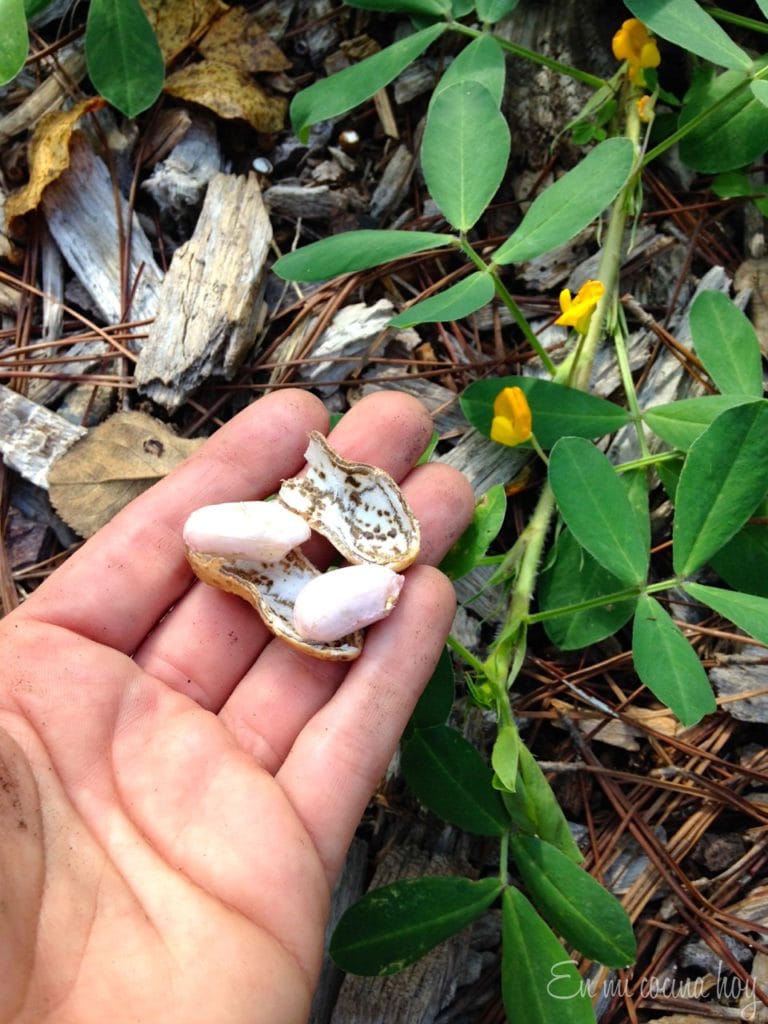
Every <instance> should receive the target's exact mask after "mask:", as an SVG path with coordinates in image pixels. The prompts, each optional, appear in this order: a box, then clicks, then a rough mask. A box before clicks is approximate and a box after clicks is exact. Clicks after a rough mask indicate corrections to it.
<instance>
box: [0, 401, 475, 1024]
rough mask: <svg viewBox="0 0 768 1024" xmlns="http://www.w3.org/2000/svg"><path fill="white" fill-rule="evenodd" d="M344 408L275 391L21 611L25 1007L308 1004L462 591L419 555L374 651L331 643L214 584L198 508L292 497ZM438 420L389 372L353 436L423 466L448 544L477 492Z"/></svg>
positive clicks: (28, 1014) (13, 690) (430, 530)
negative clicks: (309, 638)
mask: <svg viewBox="0 0 768 1024" xmlns="http://www.w3.org/2000/svg"><path fill="white" fill-rule="evenodd" d="M326 427H327V420H326V414H325V411H324V410H323V407H322V405H321V404H320V402H318V401H317V400H316V399H314V398H312V397H311V396H310V395H308V394H305V393H303V392H296V391H285V392H279V393H277V394H274V395H271V396H269V397H267V398H265V399H262V400H261V401H260V402H257V403H255V404H254V405H253V406H251V407H250V408H249V409H247V410H246V411H245V412H244V413H242V414H240V416H238V417H237V418H235V419H234V420H232V421H231V422H230V423H229V424H227V426H225V427H224V428H222V429H221V430H220V431H219V432H218V433H217V434H216V435H215V436H214V437H213V438H212V439H211V440H210V441H208V442H207V443H206V445H205V446H204V447H203V448H202V449H201V450H200V452H199V453H197V454H196V455H195V456H194V457H193V458H191V459H189V460H188V461H187V462H186V463H184V465H183V466H182V467H180V468H179V469H178V470H177V471H176V472H175V473H173V474H172V475H171V476H170V477H168V478H167V479H166V480H164V481H163V482H162V483H160V484H158V485H157V486H155V487H153V488H152V489H151V490H150V491H148V492H147V493H146V494H145V495H143V496H142V497H141V498H139V499H137V500H136V501H135V502H133V503H132V504H131V505H130V506H129V507H128V508H127V509H125V510H124V511H123V512H122V513H120V515H118V516H117V517H116V518H115V519H114V520H113V521H112V522H111V523H110V524H109V526H107V527H106V528H104V529H103V530H102V531H100V533H99V534H98V535H97V536H96V537H94V538H93V539H92V540H91V541H89V542H88V543H87V544H86V545H84V547H83V548H82V549H81V550H80V551H78V552H77V553H76V554H75V555H74V556H72V557H71V558H70V559H69V561H68V562H67V563H66V564H65V565H64V566H63V567H62V568H61V569H59V570H58V571H57V572H56V573H55V574H54V575H53V576H52V577H51V579H50V580H48V581H47V583H46V584H45V585H44V586H43V587H41V588H40V589H39V590H38V591H37V592H36V593H35V594H34V595H33V596H32V597H31V598H30V599H29V600H28V601H27V602H26V603H25V604H24V605H23V606H22V607H21V608H19V609H18V610H17V611H16V612H14V613H13V614H12V615H10V616H8V617H7V618H6V619H4V620H3V621H2V622H0V891H1V892H2V900H0V979H2V981H0V1021H2V1022H6V1021H13V1022H25V1024H26V1022H29V1024H41V1022H49V1021H50V1022H56V1024H67V1022H73V1024H90V1022H94V1024H96V1022H99V1024H103V1022H104V1021H110V1022H113V1024H121V1022H129V1021H130V1022H139V1021H141V1022H147V1024H155V1022H162V1024H175V1022H183V1024H196V1022H200V1024H203V1022H204V1024H217V1022H221V1024H224V1022H226V1024H239V1022H243V1024H260V1022H262V1021H263V1022H268V1024H288V1022H297V1024H298V1022H301V1021H303V1020H305V1019H306V1016H307V1013H308V1009H309V1004H310V1000H311V996H312V990H313V986H314V983H315V980H316V977H317V972H318V969H319V965H320V959H321V953H322V940H323V929H324V926H325V921H326V915H327V909H328V899H329V891H330V887H331V885H332V883H333V880H334V878H335V876H336V874H337V872H338V870H339V867H340V865H341V863H342V861H343V858H344V855H345V852H346V849H347V846H348V843H349V840H350V838H351V836H352V834H353V832H354V829H355V827H356V825H357V822H358V821H359V818H360V816H361V814H362V812H363V810H364V808H365V804H366V802H367V800H368V799H369V797H370V794H371V792H372V791H373V789H374V787H375V785H376V783H377V781H378V780H379V778H380V776H381V774H382V772H383V770H384V768H385V766H386V764H387V762H388V759H389V758H390V756H391V754H392V751H393V749H394V747H395V745H396V743H397V740H398V737H399V735H400V732H401V731H402V728H403V726H404V725H405V723H406V721H407V718H408V716H409V714H410V712H411V710H412V708H413V705H414V703H415V701H416V699H417V698H418V695H419V693H420V692H421V689H422V687H423V686H424V684H425V682H426V680H427V679H428V678H429V676H430V674H431V672H432V669H433V667H434V664H435V662H436V660H437V657H438V655H439V653H440V650H441V647H442V644H443V642H444V639H445V636H446V633H447V631H448V628H449V626H450V622H451V617H452V613H453V591H452V588H451V586H450V584H449V583H448V581H447V580H446V579H445V577H443V576H442V575H441V574H440V573H439V572H437V571H436V570H435V569H432V568H430V566H429V565H428V564H417V565H415V566H413V567H412V568H411V569H409V570H408V572H407V581H408V582H407V584H406V586H405V588H404V590H403V593H402V596H401V599H400V602H399V603H398V605H397V607H396V609H395V611H394V612H393V613H392V615H391V616H390V617H389V619H387V620H386V621H384V622H381V623H379V624H377V625H376V626H374V627H372V628H371V629H370V630H369V632H368V637H367V639H366V645H365V650H364V653H363V655H362V657H361V658H360V659H359V660H358V661H356V662H353V663H351V666H348V665H342V664H338V663H329V662H319V661H317V660H314V659H311V658H307V657H305V656H303V655H300V654H298V653H296V652H294V651H292V650H290V649H288V648H287V647H285V646H284V645H283V644H282V643H280V642H279V641H277V640H274V639H272V638H271V637H270V636H269V635H268V634H267V633H266V631H265V629H264V627H263V626H262V624H261V622H260V621H259V620H258V618H257V616H256V614H255V612H253V610H252V609H251V608H249V607H248V606H247V605H246V604H244V603H243V602H241V601H239V600H238V599H237V598H234V597H232V596H231V595H227V594H224V593H222V592H220V591H217V590H213V589H211V588H209V587H206V586H204V585H203V584H201V583H198V582H196V581H193V579H192V577H191V574H190V571H189V569H188V567H187V564H186V561H185V558H184V550H183V545H182V542H181V526H182V523H183V522H184V520H185V518H186V516H187V515H188V514H189V512H190V511H192V509H194V508H197V507H200V506H202V505H206V504H212V503H215V502H221V501H235V500H242V499H253V498H259V497H264V496H266V495H268V494H270V493H273V492H274V491H275V490H276V489H277V488H278V486H279V483H280V480H281V479H282V478H285V477H288V476H292V475H293V474H294V473H296V472H297V471H298V470H299V469H300V468H301V466H302V463H303V458H302V454H303V451H304V448H305V447H306V441H307V434H308V432H309V431H310V430H312V429H318V430H325V429H326ZM430 430H431V424H430V420H429V417H428V416H427V414H426V412H425V411H424V410H423V409H422V407H421V406H420V405H419V404H418V403H417V402H415V401H414V400H412V399H409V398H407V397H405V396H403V395H394V394H379V395H374V396H371V397H369V398H367V399H364V400H363V401H362V402H360V403H359V404H358V405H357V406H356V407H355V408H354V409H353V410H352V411H351V412H349V413H348V414H347V415H346V416H345V417H344V419H343V420H342V422H341V423H340V424H339V426H338V427H337V428H336V429H335V430H334V432H333V444H334V447H335V448H337V450H338V451H340V452H341V453H342V454H343V455H345V456H346V457H348V458H352V459H359V460H361V461H366V462H372V463H375V464H377V465H380V466H382V467H383V468H385V469H387V470H388V471H389V472H390V473H392V475H393V476H394V477H395V478H396V479H398V480H401V481H402V486H403V490H404V492H405V494H406V495H407V497H408V500H409V502H410V504H411V505H412V507H413V509H414V511H415V512H416V515H417V516H418V517H419V519H420V521H421V526H422V556H421V559H420V561H421V562H422V563H432V564H434V563H436V562H437V561H438V560H439V559H440V558H441V557H442V555H443V554H444V552H445V551H446V550H447V548H448V547H449V546H450V545H451V544H452V543H453V541H454V540H455V539H456V537H457V536H458V535H459V533H460V532H461V531H462V529H463V528H464V526H465V525H466V523H467V520H468V518H469V516H470V514H471V508H472V495H471V492H470V490H469V487H468V485H467V484H466V482H465V481H464V479H463V478H462V477H461V476H460V475H459V474H457V473H455V472H454V471H452V470H450V469H448V468H447V467H441V466H429V465H427V466H421V467H418V468H416V469H412V467H413V465H414V463H415V461H416V459H417V457H418V455H419V453H420V452H421V451H422V450H423V448H424V447H425V445H426V443H427V441H428V439H429V435H430ZM313 556H314V557H316V558H317V559H318V560H322V557H323V552H322V549H321V548H320V547H317V548H314V549H313Z"/></svg>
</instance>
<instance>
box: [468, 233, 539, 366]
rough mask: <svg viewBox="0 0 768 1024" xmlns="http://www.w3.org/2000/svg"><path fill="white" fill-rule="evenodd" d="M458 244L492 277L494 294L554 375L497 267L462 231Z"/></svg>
mask: <svg viewBox="0 0 768 1024" xmlns="http://www.w3.org/2000/svg"><path fill="white" fill-rule="evenodd" d="M459 245H460V246H461V251H462V252H463V253H464V255H465V256H466V257H467V259H468V260H470V261H471V262H472V263H473V264H474V265H475V266H476V267H477V269H478V270H482V271H484V272H485V273H486V274H490V275H491V277H492V278H493V286H494V288H495V289H496V294H497V295H498V297H499V298H500V299H501V301H502V302H503V303H504V305H505V306H506V307H507V309H508V310H509V312H510V314H511V316H512V319H513V320H514V321H515V323H516V324H517V326H518V327H519V328H520V330H521V331H522V332H523V334H524V335H525V338H526V341H527V342H528V344H529V345H530V346H531V348H532V349H533V350H534V352H535V353H536V355H537V356H538V357H539V359H540V360H541V361H542V363H543V364H544V367H545V369H546V371H547V373H549V375H550V376H551V377H554V375H555V372H556V370H557V367H556V366H555V364H554V363H553V362H552V360H551V359H550V357H549V356H548V354H547V352H546V350H545V348H544V347H543V345H542V344H541V342H540V341H539V339H538V338H537V337H536V335H535V334H534V333H533V331H532V330H531V325H530V324H529V323H528V321H527V320H526V319H525V317H524V316H523V314H522V313H521V312H520V307H519V306H518V304H517V303H516V302H515V300H514V299H513V298H512V296H511V295H510V294H509V292H508V291H507V288H506V286H505V285H504V283H503V281H502V280H501V278H500V277H499V271H498V268H497V267H495V266H494V265H493V264H490V265H489V264H488V263H486V262H485V260H484V259H483V258H482V256H480V255H479V254H478V253H476V252H475V250H474V249H473V248H472V246H471V245H470V244H469V242H468V241H467V236H466V235H465V234H464V232H462V233H461V237H460V239H459Z"/></svg>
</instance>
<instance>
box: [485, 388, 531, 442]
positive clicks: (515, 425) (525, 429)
mask: <svg viewBox="0 0 768 1024" xmlns="http://www.w3.org/2000/svg"><path fill="white" fill-rule="evenodd" d="M530 436H531V407H530V406H529V405H528V399H527V398H526V397H525V392H524V391H523V389H522V388H504V390H503V391H500V392H499V393H498V395H496V399H495V400H494V403H493V422H492V424H491V440H492V441H498V443H499V444H506V445H509V446H510V447H514V446H515V445H516V444H522V443H523V441H527V440H528V439H529V438H530Z"/></svg>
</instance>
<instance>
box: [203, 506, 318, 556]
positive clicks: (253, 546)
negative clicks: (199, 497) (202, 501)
mask: <svg viewBox="0 0 768 1024" xmlns="http://www.w3.org/2000/svg"><path fill="white" fill-rule="evenodd" d="M311 533H312V531H311V529H310V527H309V525H308V523H306V522H305V521H304V520H303V519H302V518H301V516H297V515H296V513H295V512H291V511H290V510H289V509H287V508H285V507H284V506H283V505H281V504H279V503H278V502H276V501H235V502H227V503H226V504H223V505H206V506H205V507H204V508H198V509H196V510H195V511H194V512H193V513H192V515H191V516H190V517H189V519H187V521H186V523H185V524H184V543H185V544H186V545H187V547H188V548H190V550H192V551H199V552H202V553H204V554H212V555H218V556H220V557H222V558H230V557H231V558H240V559H245V560H247V561H252V562H279V561H280V559H281V558H284V557H285V556H286V555H287V554H288V552H289V551H290V550H291V549H292V548H295V547H297V546H298V545H299V544H303V543H304V542H305V541H307V540H309V537H310V535H311Z"/></svg>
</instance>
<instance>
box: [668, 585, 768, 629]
mask: <svg viewBox="0 0 768 1024" xmlns="http://www.w3.org/2000/svg"><path fill="white" fill-rule="evenodd" d="M683 590H684V591H685V592H686V593H687V594H690V595H691V597H693V598H695V600H697V601H701V603H702V604H705V605H706V606H707V608H712V609H713V610H714V611H716V612H717V613H718V615H722V616H723V618H725V619H730V620H731V622H732V623H733V624H734V625H735V626H738V627H739V629H743V630H744V632H745V633H748V634H749V635H750V636H752V637H754V638H755V640H759V641H760V643H761V644H768V598H765V597H756V596H755V595H754V594H740V593H739V592H738V591H735V590H723V589H722V588H720V587H705V586H704V585H703V584H702V583H684V584H683Z"/></svg>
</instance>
